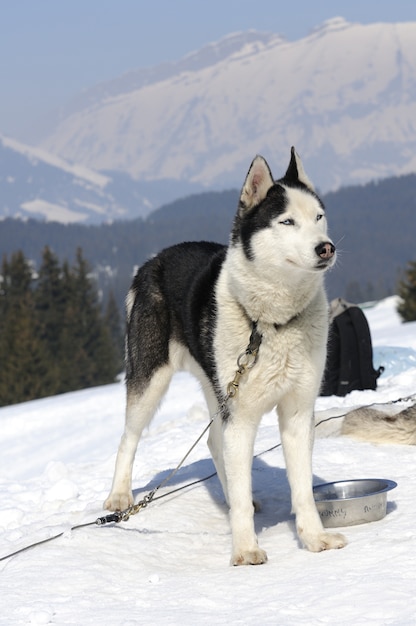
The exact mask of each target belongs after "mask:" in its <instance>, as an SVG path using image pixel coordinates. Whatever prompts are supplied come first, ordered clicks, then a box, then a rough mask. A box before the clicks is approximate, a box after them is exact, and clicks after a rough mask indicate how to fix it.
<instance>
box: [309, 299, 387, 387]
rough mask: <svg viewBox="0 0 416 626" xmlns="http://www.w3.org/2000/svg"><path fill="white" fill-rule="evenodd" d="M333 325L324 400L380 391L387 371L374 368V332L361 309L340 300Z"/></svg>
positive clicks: (334, 307)
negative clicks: (356, 392) (381, 381)
mask: <svg viewBox="0 0 416 626" xmlns="http://www.w3.org/2000/svg"><path fill="white" fill-rule="evenodd" d="M331 309H332V321H331V324H330V327H329V336H328V349H327V358H326V365H325V373H324V378H323V381H322V386H321V396H332V395H335V396H345V395H346V394H347V393H349V392H350V391H353V390H354V389H359V390H363V389H376V387H377V379H378V377H379V376H380V374H381V373H382V372H383V371H384V367H379V368H378V370H375V369H374V367H373V348H372V344H371V335H370V328H369V326H368V322H367V319H366V317H365V315H364V313H363V311H362V310H361V309H360V307H358V306H356V305H354V304H349V303H348V302H345V300H342V299H341V298H338V299H337V300H333V301H332V302H331Z"/></svg>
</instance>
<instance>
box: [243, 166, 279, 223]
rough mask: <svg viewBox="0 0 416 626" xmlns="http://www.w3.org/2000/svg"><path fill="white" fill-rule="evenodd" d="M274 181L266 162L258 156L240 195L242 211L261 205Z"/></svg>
mask: <svg viewBox="0 0 416 626" xmlns="http://www.w3.org/2000/svg"><path fill="white" fill-rule="evenodd" d="M273 185H274V180H273V176H272V173H271V171H270V168H269V166H268V165H267V162H266V160H265V159H264V158H263V157H262V156H259V155H257V156H256V158H255V159H254V160H253V162H252V164H251V165H250V169H249V170H248V174H247V176H246V180H245V181H244V185H243V188H242V190H241V195H240V209H242V210H243V211H244V210H247V209H251V208H253V207H254V206H257V205H258V204H260V202H261V201H262V200H264V198H265V197H266V195H267V192H268V191H269V189H270V187H272V186H273Z"/></svg>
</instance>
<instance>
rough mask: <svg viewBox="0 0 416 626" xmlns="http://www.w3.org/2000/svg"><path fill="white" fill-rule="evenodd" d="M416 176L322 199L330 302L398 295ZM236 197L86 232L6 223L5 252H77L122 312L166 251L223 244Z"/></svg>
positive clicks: (408, 254) (409, 245)
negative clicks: (329, 249) (333, 249)
mask: <svg viewBox="0 0 416 626" xmlns="http://www.w3.org/2000/svg"><path fill="white" fill-rule="evenodd" d="M415 188H416V174H411V175H407V176H402V177H398V178H390V179H386V180H383V181H380V182H378V183H369V184H367V185H364V186H356V187H349V188H344V189H341V190H339V191H337V192H332V193H328V194H326V195H324V196H323V200H324V203H325V205H326V209H327V214H328V221H329V228H330V234H331V236H332V239H333V240H334V242H335V243H336V245H337V249H338V251H339V257H338V262H337V264H336V267H335V268H334V269H333V270H332V271H331V272H329V274H328V276H327V281H326V282H327V286H328V292H329V295H330V297H331V298H332V297H338V296H344V297H347V298H348V299H350V300H351V301H355V302H362V301H364V300H372V299H377V298H381V297H384V296H386V295H388V294H392V293H395V291H396V286H397V281H398V279H399V277H400V273H401V272H403V269H404V268H405V266H406V264H407V262H408V261H410V260H414V259H415V257H416V252H415V248H414V225H415V215H416V194H415V193H414V190H415ZM238 195H239V191H238V190H237V189H231V190H229V191H222V192H206V193H203V194H197V195H192V196H188V197H186V198H182V199H180V200H176V201H175V202H172V203H170V204H168V205H165V206H163V207H161V208H160V209H158V210H157V211H155V212H153V213H152V214H150V215H149V216H148V217H147V218H145V219H136V220H133V221H118V222H114V223H112V224H100V225H89V226H84V225H80V224H69V225H63V224H58V223H44V222H40V221H36V220H28V221H22V220H15V219H14V220H13V219H6V220H4V221H3V222H2V223H1V228H0V250H2V253H3V254H10V253H12V252H13V251H16V250H17V249H22V250H23V252H24V254H25V255H26V256H27V257H28V258H30V259H33V260H34V261H35V263H39V259H40V254H41V251H42V248H43V247H44V246H45V245H49V246H51V247H52V248H53V249H54V251H55V252H56V253H57V254H58V255H59V256H60V258H66V259H69V260H71V259H72V258H73V257H74V253H75V250H76V248H77V246H81V247H82V249H83V251H84V255H85V257H86V258H87V259H88V260H89V262H90V263H91V264H92V266H93V268H94V271H95V272H96V274H97V277H98V281H99V287H100V289H101V290H102V291H103V292H104V293H106V292H107V291H108V289H109V288H111V289H112V290H113V292H114V294H115V295H116V298H117V301H118V303H119V304H120V306H123V301H124V298H125V294H126V293H127V289H128V287H129V285H130V282H131V279H132V274H133V271H134V268H135V267H136V266H138V265H140V264H142V263H143V262H144V261H145V260H146V259H148V258H149V257H150V256H152V255H153V254H155V253H157V252H158V251H159V250H161V249H162V248H164V247H166V246H169V245H172V244H175V243H179V242H181V241H190V240H203V239H205V240H212V241H219V242H221V243H224V244H226V243H227V242H228V238H229V232H230V230H231V224H232V220H233V217H234V214H235V211H236V208H237V204H238Z"/></svg>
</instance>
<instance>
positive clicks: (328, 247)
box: [315, 241, 335, 268]
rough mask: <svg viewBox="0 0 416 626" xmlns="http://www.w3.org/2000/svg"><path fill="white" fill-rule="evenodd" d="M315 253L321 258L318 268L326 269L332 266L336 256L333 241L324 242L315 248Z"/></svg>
mask: <svg viewBox="0 0 416 626" xmlns="http://www.w3.org/2000/svg"><path fill="white" fill-rule="evenodd" d="M315 252H316V254H317V255H318V257H319V259H320V260H319V261H318V267H320V268H325V267H327V266H328V265H331V261H332V260H333V259H334V256H335V246H334V244H333V243H332V242H331V241H323V242H321V243H320V244H318V245H317V246H316V248H315Z"/></svg>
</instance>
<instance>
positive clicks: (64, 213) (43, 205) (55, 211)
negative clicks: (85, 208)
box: [20, 198, 88, 224]
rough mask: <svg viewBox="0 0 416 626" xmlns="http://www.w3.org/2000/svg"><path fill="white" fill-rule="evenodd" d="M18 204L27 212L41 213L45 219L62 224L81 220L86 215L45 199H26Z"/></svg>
mask: <svg viewBox="0 0 416 626" xmlns="http://www.w3.org/2000/svg"><path fill="white" fill-rule="evenodd" d="M20 206H21V207H22V209H24V210H25V211H27V212H28V213H34V214H35V215H39V214H40V215H42V216H43V217H44V218H45V219H46V221H53V222H62V223H63V224H73V223H76V222H83V221H84V220H86V219H87V217H88V216H87V215H86V214H85V213H78V212H77V211H71V209H68V208H67V207H65V206H62V205H60V204H56V203H53V202H48V201H47V200H41V199H40V198H36V199H35V200H28V202H22V204H21V205H20Z"/></svg>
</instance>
